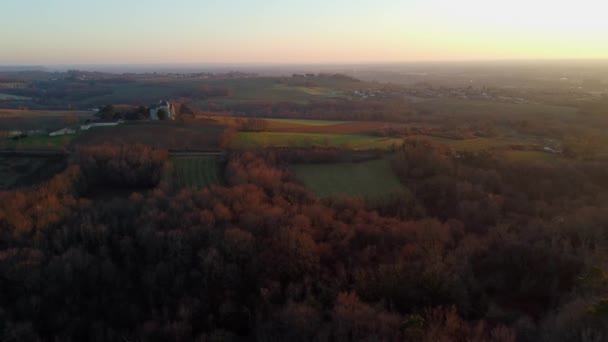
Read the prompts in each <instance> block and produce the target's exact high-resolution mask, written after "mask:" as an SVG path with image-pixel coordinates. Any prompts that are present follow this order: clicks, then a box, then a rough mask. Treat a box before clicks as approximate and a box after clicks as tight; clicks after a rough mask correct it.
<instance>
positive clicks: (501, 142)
mask: <svg viewBox="0 0 608 342" xmlns="http://www.w3.org/2000/svg"><path fill="white" fill-rule="evenodd" d="M412 138H417V139H427V140H431V141H433V142H436V143H439V144H444V145H447V146H449V147H451V148H453V149H454V150H456V151H466V152H477V151H484V150H492V149H507V148H509V147H510V146H512V145H523V144H524V143H522V142H520V141H516V140H509V139H504V138H475V139H449V138H442V137H435V136H428V135H415V136H412V137H410V139H412Z"/></svg>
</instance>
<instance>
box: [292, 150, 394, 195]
mask: <svg viewBox="0 0 608 342" xmlns="http://www.w3.org/2000/svg"><path fill="white" fill-rule="evenodd" d="M294 169H295V172H296V175H297V177H298V179H299V180H300V181H301V182H302V183H304V185H306V187H308V188H309V189H310V190H311V191H313V192H314V193H315V194H316V195H317V196H319V197H329V196H332V195H339V194H343V195H347V196H357V197H362V198H367V199H377V198H380V197H383V196H386V195H388V194H391V193H394V192H398V191H400V190H402V189H403V185H402V184H401V183H400V182H399V180H398V179H397V177H396V176H395V174H394V173H393V170H392V168H391V164H390V160H388V159H379V160H372V161H367V162H360V163H332V164H298V165H295V166H294Z"/></svg>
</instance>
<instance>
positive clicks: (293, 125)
mask: <svg viewBox="0 0 608 342" xmlns="http://www.w3.org/2000/svg"><path fill="white" fill-rule="evenodd" d="M207 118H208V119H212V120H215V121H217V122H221V123H222V124H224V125H227V126H234V127H237V126H239V125H240V124H239V122H240V121H241V122H242V121H243V120H247V118H237V117H226V116H208V117H207ZM263 120H265V121H266V122H267V126H266V129H265V131H266V132H281V133H319V134H371V135H376V134H377V133H378V132H380V131H382V130H385V129H388V128H391V129H404V128H408V127H413V126H412V125H410V124H405V123H394V122H382V121H319V120H283V119H263ZM418 126H419V125H418Z"/></svg>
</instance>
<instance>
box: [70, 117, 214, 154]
mask: <svg viewBox="0 0 608 342" xmlns="http://www.w3.org/2000/svg"><path fill="white" fill-rule="evenodd" d="M223 132H224V126H220V125H213V124H208V123H207V124H193V123H189V124H187V125H185V124H180V123H170V124H169V123H153V122H145V123H133V124H126V125H121V126H116V127H101V128H94V129H91V130H90V131H87V132H83V133H82V134H80V135H79V136H78V137H76V138H75V139H74V140H73V141H72V143H71V145H72V146H76V145H88V144H90V145H96V144H103V143H106V142H109V143H126V144H136V143H141V144H145V145H149V146H153V147H156V148H166V149H179V150H182V149H183V150H196V149H215V148H218V147H219V140H220V137H221V135H222V133H223Z"/></svg>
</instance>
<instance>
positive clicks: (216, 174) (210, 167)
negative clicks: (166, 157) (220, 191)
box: [172, 156, 222, 189]
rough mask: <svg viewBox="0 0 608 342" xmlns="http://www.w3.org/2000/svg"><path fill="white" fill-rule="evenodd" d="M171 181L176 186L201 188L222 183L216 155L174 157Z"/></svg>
mask: <svg viewBox="0 0 608 342" xmlns="http://www.w3.org/2000/svg"><path fill="white" fill-rule="evenodd" d="M172 164H173V182H174V184H175V185H176V187H178V188H188V189H202V188H206V187H208V186H211V185H220V184H222V177H221V169H220V162H219V157H218V156H196V157H174V158H172Z"/></svg>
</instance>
